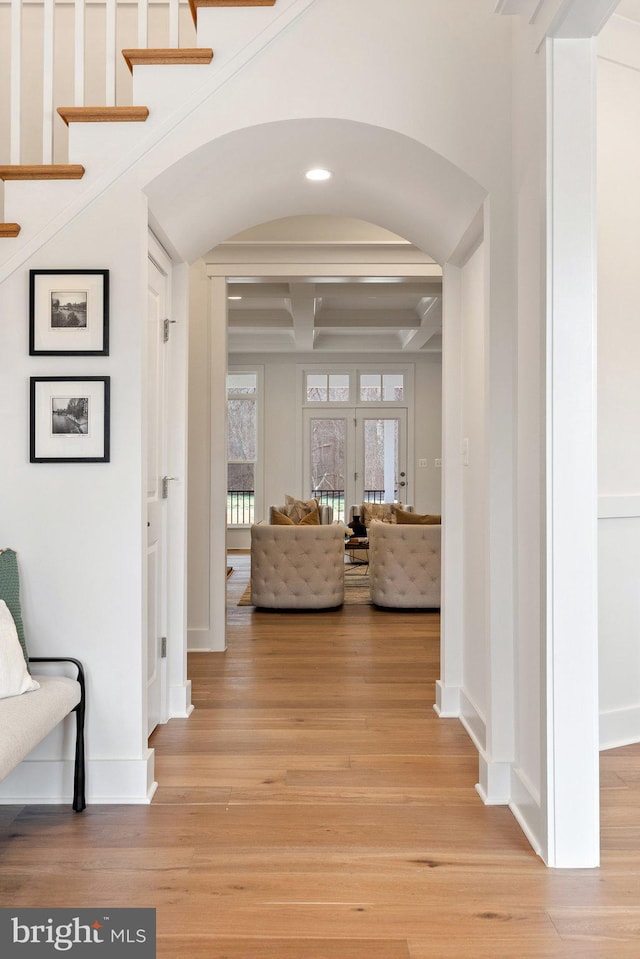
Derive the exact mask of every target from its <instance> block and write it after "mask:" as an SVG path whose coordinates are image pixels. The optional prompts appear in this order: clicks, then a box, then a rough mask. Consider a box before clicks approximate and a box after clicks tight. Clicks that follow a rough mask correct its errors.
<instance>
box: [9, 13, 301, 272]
mask: <svg viewBox="0 0 640 959" xmlns="http://www.w3.org/2000/svg"><path fill="white" fill-rule="evenodd" d="M313 2H314V0H277V9H276V10H272V9H270V8H273V7H275V6H276V0H188V6H187V4H186V2H185V0H182V2H181V0H160V4H164V5H165V7H166V6H168V12H169V18H168V19H169V33H168V36H167V44H168V45H167V46H166V47H155V46H154V47H149V46H147V45H146V42H147V40H148V33H149V31H148V24H149V17H150V13H149V11H150V10H151V7H150V6H149V0H138V34H137V41H138V45H137V46H128V47H125V48H124V49H122V50H119V49H118V50H117V51H116V42H117V40H118V39H120V37H121V36H129V34H127V30H126V22H125V19H126V17H125V14H126V11H125V7H124V4H122V3H119V0H106V21H105V23H104V24H103V25H102V26H103V27H104V30H105V54H106V55H105V59H104V62H103V63H102V69H103V70H104V77H105V81H104V96H103V99H104V100H105V101H106V102H101V103H93V104H92V105H87V104H85V102H84V100H85V90H88V89H90V88H92V87H94V86H95V76H94V75H93V74H95V70H96V63H95V61H94V59H91V60H88V58H87V56H85V50H84V47H83V43H84V38H85V35H86V37H87V42H88V43H89V44H93V46H94V47H95V45H96V43H95V41H96V37H95V36H93V35H92V34H91V31H90V29H89V27H90V26H91V25H90V24H89V23H88V15H89V13H91V12H92V11H93V12H95V8H91V7H89V6H87V7H86V9H85V0H76V3H75V21H74V51H75V54H74V57H73V58H69V57H67V62H66V67H67V68H68V67H69V65H71V67H72V69H71V71H70V72H71V74H72V75H69V69H67V74H66V75H64V69H65V66H62V67H61V66H60V63H59V62H58V63H56V64H55V65H54V59H53V49H54V45H53V44H54V24H55V23H57V22H58V21H57V20H56V17H59V16H60V15H61V14H60V10H62V14H63V15H68V14H69V4H68V3H67V4H65V5H63V4H57V2H56V0H44V7H43V10H44V13H43V18H44V19H43V30H44V51H43V58H42V59H43V89H44V98H43V103H41V104H40V103H39V102H38V101H37V100H36V99H35V98H33V97H32V96H31V95H30V91H29V90H28V89H27V90H25V89H23V88H22V87H21V83H20V78H21V76H22V75H24V73H25V64H24V63H23V59H24V57H23V51H24V50H25V48H26V47H27V46H28V43H29V37H28V35H27V34H26V33H25V34H24V36H23V31H22V23H23V13H24V14H25V16H24V20H25V21H26V19H27V11H29V16H31V15H32V12H33V9H34V8H33V6H31V5H28V4H27V3H26V2H25V0H11V4H12V6H11V17H12V22H11V37H12V63H11V89H10V90H9V92H8V95H7V96H5V97H4V100H5V103H4V106H5V107H6V105H7V104H6V101H7V100H8V102H9V108H8V110H5V111H4V112H5V116H9V118H10V124H9V125H10V138H9V153H10V156H9V157H4V158H3V157H2V155H1V153H0V163H2V165H0V180H2V181H3V194H4V216H3V217H2V222H0V262H5V263H6V262H7V261H8V260H10V259H12V258H13V253H14V251H16V249H17V248H16V247H15V246H14V244H16V243H17V244H20V245H22V244H23V243H24V244H27V243H29V242H30V241H31V247H33V241H34V239H35V238H36V237H37V236H38V235H39V234H40V233H43V231H44V232H46V227H47V224H49V223H53V221H54V220H55V219H56V217H57V218H58V227H59V225H60V216H61V215H62V214H64V212H65V211H66V210H68V211H69V215H70V216H71V215H72V213H73V211H74V209H75V210H76V211H77V209H78V203H79V202H80V201H81V198H82V197H83V196H86V197H89V195H90V193H91V189H92V188H93V189H94V191H95V190H96V189H98V186H99V185H100V184H101V185H102V187H104V184H105V183H106V182H107V180H106V179H105V178H110V179H111V181H113V180H114V179H116V178H117V176H118V175H119V172H122V170H124V169H125V168H126V165H127V164H128V165H130V164H131V163H132V162H135V157H136V155H142V153H143V152H144V151H148V150H149V149H150V148H152V146H153V142H154V138H158V139H159V138H160V137H161V136H162V135H163V132H165V133H166V131H167V129H168V128H169V127H170V124H171V123H172V122H173V123H175V122H178V120H179V118H180V114H181V111H184V110H186V109H193V108H194V104H197V102H202V101H203V100H204V99H205V98H206V97H207V96H209V95H211V93H212V92H214V91H215V89H216V84H222V83H223V82H225V81H226V79H228V78H229V76H232V75H233V74H234V73H235V72H237V70H238V69H241V67H242V65H243V63H244V62H247V61H248V60H249V59H250V58H252V57H253V56H255V55H256V53H257V52H259V51H260V49H262V48H263V47H264V46H266V45H267V44H268V43H270V42H271V41H272V40H273V39H274V37H275V36H277V35H278V33H279V32H280V31H281V30H282V29H284V28H285V27H286V26H287V25H288V24H289V23H290V22H291V21H292V20H293V19H295V18H296V17H297V16H298V15H299V14H300V12H301V11H302V10H304V9H306V7H308V6H309V5H310V4H311V3H313ZM155 6H158V4H156V5H155ZM63 7H64V8H66V10H65V9H63ZM248 8H262V9H248ZM5 11H6V7H5ZM85 14H87V22H85ZM154 15H155V12H154ZM185 21H186V22H185ZM67 29H68V28H67ZM47 31H49V33H47ZM156 33H157V30H155V29H154V39H155V34H156ZM194 41H195V42H194ZM181 43H184V44H185V45H180V44H181ZM16 44H17V46H16ZM214 45H215V48H216V54H215V58H214ZM98 46H101V43H99V44H98ZM16 51H17V52H16ZM87 63H89V69H87V66H86V64H87ZM61 71H62V72H61ZM91 71H93V74H92V73H91ZM118 71H120V75H118ZM123 74H126V76H127V77H128V78H129V79H128V82H123V81H122V75H123ZM116 80H117V82H116ZM59 88H60V89H65V90H67V91H69V90H71V89H72V88H73V89H74V91H75V93H74V96H73V98H72V99H75V103H74V104H73V105H71V106H65V105H58V104H55V110H54V91H55V93H56V94H57V91H58V89H59ZM5 92H6V91H5ZM2 97H3V92H2V91H1V90H0V100H1V99H2ZM48 98H50V100H51V102H50V103H49V102H48ZM127 101H131V102H127ZM67 102H68V101H67ZM37 107H40V113H41V115H40V118H39V119H40V123H41V126H42V141H41V142H42V162H39V163H37V162H33V160H34V159H35V158H34V157H33V139H34V138H33V136H31V137H30V138H29V137H26V138H25V137H22V136H21V134H22V132H23V131H24V130H30V129H32V128H33V117H32V112H33V110H34V109H35V108H37ZM29 111H31V112H29ZM27 114H28V117H27ZM0 116H2V114H1V113H0ZM25 154H31V155H30V156H28V157H26V156H25ZM124 158H126V160H125V159H124ZM7 159H8V160H9V162H4V161H5V160H7ZM26 159H28V160H29V162H25V160H26ZM56 161H57V162H56ZM43 236H44V233H43ZM44 239H45V240H46V237H44Z"/></svg>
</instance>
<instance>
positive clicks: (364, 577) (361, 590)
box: [238, 569, 371, 606]
mask: <svg viewBox="0 0 640 959" xmlns="http://www.w3.org/2000/svg"><path fill="white" fill-rule="evenodd" d="M252 605H253V603H252V602H251V583H249V585H248V586H247V588H246V589H245V591H244V593H243V594H242V596H241V597H240V599H239V600H238V606H252ZM344 605H345V606H370V605H371V593H370V591H369V574H368V573H362V572H360V570H359V569H358V570H357V571H355V570H349V569H347V570H345V574H344Z"/></svg>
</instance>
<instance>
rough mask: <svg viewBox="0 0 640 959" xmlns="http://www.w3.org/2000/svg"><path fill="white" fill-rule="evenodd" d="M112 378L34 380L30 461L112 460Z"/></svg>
mask: <svg viewBox="0 0 640 959" xmlns="http://www.w3.org/2000/svg"><path fill="white" fill-rule="evenodd" d="M110 408H111V377H109V376H32V377H31V378H30V431H29V462H30V463H109V462H110V456H111V437H110V431H111V412H110Z"/></svg>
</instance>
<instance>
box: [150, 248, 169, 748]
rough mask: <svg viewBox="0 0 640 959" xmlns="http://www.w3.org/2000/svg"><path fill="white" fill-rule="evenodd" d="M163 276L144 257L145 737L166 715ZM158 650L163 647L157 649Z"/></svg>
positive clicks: (166, 284)
mask: <svg viewBox="0 0 640 959" xmlns="http://www.w3.org/2000/svg"><path fill="white" fill-rule="evenodd" d="M168 287H169V277H168V274H167V273H166V272H164V271H163V270H162V269H161V268H160V267H159V266H158V264H157V263H155V261H154V260H152V259H151V258H149V286H148V299H147V304H148V307H147V470H146V473H147V482H146V486H147V489H146V501H147V657H146V658H147V673H146V685H147V726H148V733H149V735H150V734H151V733H152V732H153V730H154V729H155V727H156V726H157V724H158V723H159V722H164V721H165V718H166V717H165V712H166V681H167V680H166V668H165V667H166V636H167V549H166V540H167V516H166V507H167V503H166V498H163V493H164V492H165V490H164V489H163V485H165V486H166V482H165V483H164V484H163V477H165V475H166V461H167V450H166V441H165V434H166V431H165V422H166V413H167V410H166V369H165V366H166V345H165V343H164V330H165V318H166V316H167V303H168V293H169V290H168ZM163 645H164V648H163Z"/></svg>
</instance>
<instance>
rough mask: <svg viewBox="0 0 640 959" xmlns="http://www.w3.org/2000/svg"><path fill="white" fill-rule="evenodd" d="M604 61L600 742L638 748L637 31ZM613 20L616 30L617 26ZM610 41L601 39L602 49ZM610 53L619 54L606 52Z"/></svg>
mask: <svg viewBox="0 0 640 959" xmlns="http://www.w3.org/2000/svg"><path fill="white" fill-rule="evenodd" d="M625 25H626V28H627V29H626V31H625V39H626V42H627V48H626V55H627V57H626V59H627V62H628V65H622V64H620V63H612V62H609V60H605V59H600V60H599V61H598V109H599V119H598V248H599V249H598V379H599V386H598V394H599V395H598V416H599V430H598V446H599V455H598V469H599V497H600V509H599V515H600V519H599V554H600V581H599V606H600V623H599V625H600V712H601V716H600V742H601V748H604V749H606V748H610V747H613V746H618V745H622V744H624V743H630V742H640V644H639V643H638V637H639V635H640V594H639V592H638V579H639V576H640V547H639V545H638V544H639V542H640V434H639V431H638V410H640V375H639V372H638V371H639V370H640V324H639V323H638V303H639V302H640V271H639V270H638V263H640V230H639V229H638V224H639V223H640V180H639V178H638V170H639V169H640V117H639V116H638V111H637V104H638V102H640V73H638V67H639V66H640V27H635V28H632V25H631V24H630V23H629V22H628V21H626V24H625ZM616 26H619V25H616V24H613V23H612V28H614V29H615V28H616ZM608 39H609V38H608V37H607V36H605V35H603V37H602V40H603V42H604V43H607V42H608ZM605 52H606V53H607V55H609V56H610V55H612V53H614V51H613V50H611V49H606V50H605Z"/></svg>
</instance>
